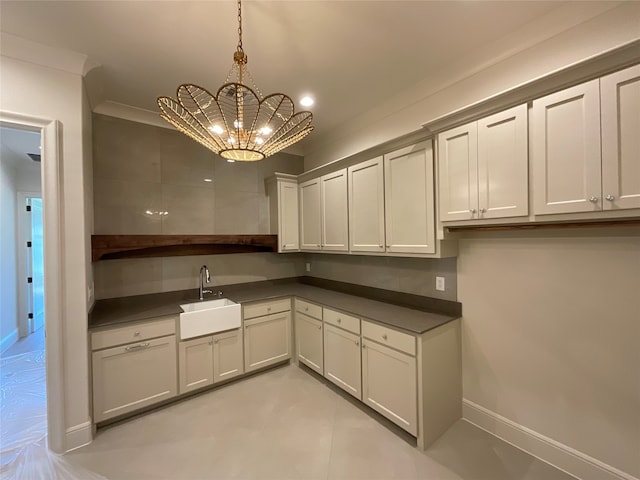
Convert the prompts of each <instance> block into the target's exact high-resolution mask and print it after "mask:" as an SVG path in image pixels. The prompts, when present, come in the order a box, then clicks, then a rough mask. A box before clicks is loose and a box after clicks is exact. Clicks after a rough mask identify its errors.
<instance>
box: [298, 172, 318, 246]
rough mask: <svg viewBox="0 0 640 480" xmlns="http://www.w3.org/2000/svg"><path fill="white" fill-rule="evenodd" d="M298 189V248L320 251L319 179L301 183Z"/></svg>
mask: <svg viewBox="0 0 640 480" xmlns="http://www.w3.org/2000/svg"><path fill="white" fill-rule="evenodd" d="M299 189H300V248H301V249H302V250H320V248H321V243H322V223H321V221H322V213H321V203H320V179H319V178H314V179H312V180H308V181H306V182H303V183H301V184H300V186H299Z"/></svg>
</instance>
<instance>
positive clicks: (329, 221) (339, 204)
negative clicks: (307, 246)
mask: <svg viewBox="0 0 640 480" xmlns="http://www.w3.org/2000/svg"><path fill="white" fill-rule="evenodd" d="M320 186H321V188H320V191H321V194H320V197H321V205H322V209H321V210H322V211H321V218H322V243H321V246H322V250H326V251H328V252H345V251H347V250H349V221H348V215H347V208H348V207H347V169H346V168H343V169H341V170H338V171H336V172H333V173H329V174H327V175H323V176H322V177H320Z"/></svg>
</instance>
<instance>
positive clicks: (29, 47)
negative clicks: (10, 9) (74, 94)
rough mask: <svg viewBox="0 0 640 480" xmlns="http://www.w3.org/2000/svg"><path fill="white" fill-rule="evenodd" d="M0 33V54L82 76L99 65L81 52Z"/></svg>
mask: <svg viewBox="0 0 640 480" xmlns="http://www.w3.org/2000/svg"><path fill="white" fill-rule="evenodd" d="M0 35H1V37H0V39H1V41H0V45H2V47H1V48H0V54H2V55H3V56H5V57H10V58H15V59H16V60H22V61H24V62H29V63H34V64H36V65H42V66H44V67H49V68H53V69H56V70H62V71H63V72H68V73H72V74H74V75H80V76H82V77H84V76H85V75H86V74H87V73H88V72H89V71H91V70H92V69H94V68H96V67H97V66H98V65H99V64H98V63H96V62H94V61H92V60H91V59H89V57H88V55H85V54H83V53H78V52H74V51H71V50H63V49H60V48H55V47H50V46H48V45H44V44H42V43H38V42H34V41H32V40H27V39H25V38H22V37H18V36H15V35H11V34H10V33H6V32H0Z"/></svg>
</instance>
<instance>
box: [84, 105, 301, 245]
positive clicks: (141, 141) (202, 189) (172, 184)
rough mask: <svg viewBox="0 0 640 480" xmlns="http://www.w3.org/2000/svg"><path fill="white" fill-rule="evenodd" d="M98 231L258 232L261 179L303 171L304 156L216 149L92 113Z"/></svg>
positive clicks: (263, 223)
mask: <svg viewBox="0 0 640 480" xmlns="http://www.w3.org/2000/svg"><path fill="white" fill-rule="evenodd" d="M93 162H94V168H93V183H94V216H95V232H94V233H96V234H125V235H126V234H130V235H135V234H252V233H255V234H263V233H270V232H269V212H268V199H267V196H266V191H265V186H264V179H265V178H267V177H269V176H270V175H272V174H273V173H275V172H283V173H293V174H298V173H302V169H303V158H302V157H299V156H297V155H290V154H286V153H279V154H276V155H274V156H273V157H269V158H267V159H265V160H262V161H260V162H235V163H229V162H227V161H226V160H224V159H222V158H220V157H218V156H217V155H214V154H213V153H211V152H210V151H209V150H207V149H206V148H204V147H202V146H200V145H199V144H198V143H196V142H194V141H193V140H191V139H190V138H188V137H187V136H185V135H183V134H182V133H180V132H177V131H175V130H173V129H166V128H161V127H156V126H151V125H145V124H141V123H136V122H131V121H128V120H122V119H119V118H114V117H109V116H105V115H99V114H94V116H93Z"/></svg>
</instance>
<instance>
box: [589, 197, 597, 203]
mask: <svg viewBox="0 0 640 480" xmlns="http://www.w3.org/2000/svg"><path fill="white" fill-rule="evenodd" d="M589 201H590V202H591V203H598V197H590V198H589Z"/></svg>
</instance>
